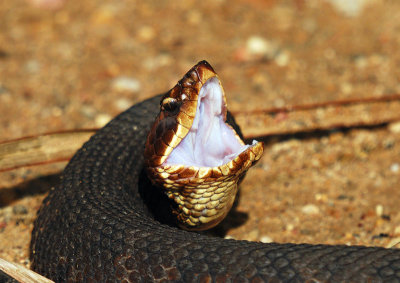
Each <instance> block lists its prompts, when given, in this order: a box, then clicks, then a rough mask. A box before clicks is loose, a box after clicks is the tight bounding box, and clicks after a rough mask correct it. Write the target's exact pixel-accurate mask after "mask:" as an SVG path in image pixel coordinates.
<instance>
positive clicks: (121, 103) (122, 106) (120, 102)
mask: <svg viewBox="0 0 400 283" xmlns="http://www.w3.org/2000/svg"><path fill="white" fill-rule="evenodd" d="M114 104H115V107H117V108H118V110H121V111H123V110H126V109H128V108H129V107H130V106H131V105H132V104H133V103H132V101H130V100H129V99H126V98H120V99H117V100H116V101H115V102H114Z"/></svg>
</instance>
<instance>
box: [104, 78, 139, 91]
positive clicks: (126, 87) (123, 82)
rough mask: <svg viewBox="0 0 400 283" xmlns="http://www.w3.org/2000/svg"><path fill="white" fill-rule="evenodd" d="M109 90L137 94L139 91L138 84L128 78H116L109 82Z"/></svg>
mask: <svg viewBox="0 0 400 283" xmlns="http://www.w3.org/2000/svg"><path fill="white" fill-rule="evenodd" d="M111 88H112V89H113V90H115V91H120V92H123V91H128V92H138V91H140V88H141V86H140V82H139V81H138V80H137V79H135V78H130V77H123V76H121V77H116V78H114V79H113V80H112V82H111Z"/></svg>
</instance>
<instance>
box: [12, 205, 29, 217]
mask: <svg viewBox="0 0 400 283" xmlns="http://www.w3.org/2000/svg"><path fill="white" fill-rule="evenodd" d="M13 213H14V214H17V215H22V214H27V213H28V209H27V208H26V207H25V206H23V205H15V206H14V207H13Z"/></svg>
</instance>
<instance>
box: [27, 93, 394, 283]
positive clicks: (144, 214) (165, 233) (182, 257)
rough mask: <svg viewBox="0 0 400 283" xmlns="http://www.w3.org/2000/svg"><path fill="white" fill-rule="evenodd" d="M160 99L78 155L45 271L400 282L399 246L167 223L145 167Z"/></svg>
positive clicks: (41, 267)
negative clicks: (219, 233) (258, 235)
mask: <svg viewBox="0 0 400 283" xmlns="http://www.w3.org/2000/svg"><path fill="white" fill-rule="evenodd" d="M159 101H160V96H157V97H154V98H151V99H148V100H146V101H144V102H142V103H139V104H137V105H135V106H133V107H132V108H130V109H129V110H127V111H126V112H124V113H122V114H120V115H119V116H117V117H116V118H115V119H114V120H113V121H111V122H110V123H109V124H108V125H107V126H106V127H104V128H103V129H101V130H100V131H98V132H97V133H96V134H95V135H94V136H93V137H92V138H91V139H90V141H89V142H87V143H86V144H85V145H84V146H83V147H82V148H81V149H80V150H79V151H78V152H77V153H76V155H75V156H74V157H73V158H72V160H71V161H70V163H69V164H68V166H67V168H66V169H65V171H64V173H63V175H62V179H61V183H60V185H59V186H58V187H57V188H55V189H52V190H51V192H50V193H49V195H48V197H47V198H46V199H45V200H44V202H43V205H42V207H41V209H40V211H39V213H38V219H37V220H36V223H35V228H34V230H33V232H32V242H31V259H32V267H33V269H34V270H35V271H37V272H39V273H40V274H43V275H45V276H47V277H49V278H51V279H53V280H55V281H56V282H65V281H70V282H79V281H84V282H115V281H119V280H120V281H122V282H158V281H176V282H400V250H398V249H384V248H374V247H361V246H340V245H339V246H327V245H309V244H300V245H298V244H278V243H271V244H263V243H257V242H248V241H237V240H226V239H221V238H216V237H209V236H206V235H202V234H199V233H195V232H188V231H184V230H181V229H179V228H176V227H174V226H171V225H167V224H161V223H160V221H161V220H162V218H163V215H164V212H163V210H162V208H161V206H162V205H161V204H158V202H157V201H154V200H152V199H151V200H149V201H146V199H147V198H148V196H147V195H148V194H150V192H151V191H152V189H150V187H151V185H150V183H149V182H148V181H147V180H146V177H144V174H143V164H144V157H143V152H144V145H145V142H146V137H147V134H148V131H149V129H150V127H151V124H152V122H153V121H154V117H156V115H157V114H158V113H159V111H160V109H159V107H160V104H159ZM144 200H145V201H144ZM146 203H147V204H146ZM149 205H150V206H151V205H152V206H155V207H156V210H158V211H159V212H160V210H161V213H159V214H160V215H161V216H159V217H158V218H157V217H156V218H155V213H154V211H151V210H150V209H149V208H148V206H149ZM159 205H160V206H159ZM160 219H161V220H160ZM159 220H160V221H159ZM161 222H163V221H161Z"/></svg>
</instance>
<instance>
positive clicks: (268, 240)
mask: <svg viewBox="0 0 400 283" xmlns="http://www.w3.org/2000/svg"><path fill="white" fill-rule="evenodd" d="M260 242H261V243H272V242H273V240H272V238H271V237H269V236H262V237H261V238H260Z"/></svg>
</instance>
